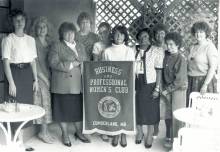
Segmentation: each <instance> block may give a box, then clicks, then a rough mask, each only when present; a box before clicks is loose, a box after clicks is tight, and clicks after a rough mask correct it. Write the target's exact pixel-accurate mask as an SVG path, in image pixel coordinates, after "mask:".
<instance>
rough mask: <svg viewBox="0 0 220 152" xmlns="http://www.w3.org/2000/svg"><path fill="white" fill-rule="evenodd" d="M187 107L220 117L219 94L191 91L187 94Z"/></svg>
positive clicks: (203, 113)
mask: <svg viewBox="0 0 220 152" xmlns="http://www.w3.org/2000/svg"><path fill="white" fill-rule="evenodd" d="M189 107H191V108H195V109H196V110H199V111H200V112H201V114H202V115H204V116H205V115H211V116H213V117H219V119H220V94H217V93H205V94H204V95H202V94H200V93H199V92H192V93H191V94H190V96H189Z"/></svg>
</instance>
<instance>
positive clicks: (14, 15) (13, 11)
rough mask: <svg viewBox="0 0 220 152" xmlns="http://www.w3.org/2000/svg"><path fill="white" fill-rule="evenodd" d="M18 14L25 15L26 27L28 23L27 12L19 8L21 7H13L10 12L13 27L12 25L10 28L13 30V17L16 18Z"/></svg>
mask: <svg viewBox="0 0 220 152" xmlns="http://www.w3.org/2000/svg"><path fill="white" fill-rule="evenodd" d="M17 16H23V17H24V19H25V27H26V24H27V15H26V13H24V12H23V11H22V10H19V9H13V10H11V11H10V13H9V22H11V25H12V27H10V28H12V31H14V25H13V19H14V18H16V17H17ZM25 27H24V28H25Z"/></svg>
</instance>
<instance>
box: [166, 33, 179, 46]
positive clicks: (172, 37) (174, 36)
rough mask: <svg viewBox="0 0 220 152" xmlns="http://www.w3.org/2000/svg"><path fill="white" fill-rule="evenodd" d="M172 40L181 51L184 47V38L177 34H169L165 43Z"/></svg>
mask: <svg viewBox="0 0 220 152" xmlns="http://www.w3.org/2000/svg"><path fill="white" fill-rule="evenodd" d="M169 40H172V41H173V42H174V43H175V44H176V46H178V48H179V49H180V48H181V47H182V36H181V35H180V34H179V33H177V32H169V33H167V34H166V36H165V42H166V43H167V41H169Z"/></svg>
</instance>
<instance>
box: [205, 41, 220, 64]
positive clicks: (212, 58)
mask: <svg viewBox="0 0 220 152" xmlns="http://www.w3.org/2000/svg"><path fill="white" fill-rule="evenodd" d="M207 58H208V61H209V63H210V62H213V63H214V64H216V66H217V64H218V51H217V49H216V47H215V45H214V44H213V43H211V44H210V45H209V47H208V48H207Z"/></svg>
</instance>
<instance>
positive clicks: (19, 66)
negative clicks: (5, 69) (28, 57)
mask: <svg viewBox="0 0 220 152" xmlns="http://www.w3.org/2000/svg"><path fill="white" fill-rule="evenodd" d="M10 66H12V67H15V68H18V69H25V68H27V67H29V66H30V63H18V64H15V63H11V64H10Z"/></svg>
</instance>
